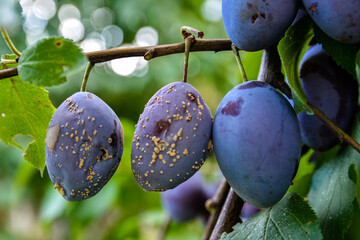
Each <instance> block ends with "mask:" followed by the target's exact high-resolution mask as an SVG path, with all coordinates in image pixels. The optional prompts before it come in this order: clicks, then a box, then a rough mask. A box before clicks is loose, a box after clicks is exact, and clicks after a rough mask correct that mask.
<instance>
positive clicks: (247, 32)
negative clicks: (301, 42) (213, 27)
mask: <svg viewBox="0 0 360 240" xmlns="http://www.w3.org/2000/svg"><path fill="white" fill-rule="evenodd" d="M297 10H298V3H297V0H278V1H270V0H246V1H245V0H222V18H223V22H224V26H225V30H226V33H227V34H228V36H229V38H230V39H231V41H232V42H233V43H234V44H235V45H236V46H237V47H238V48H239V49H242V50H245V51H258V50H262V49H266V48H269V47H271V46H272V45H274V44H276V43H277V42H278V41H279V40H280V39H281V37H282V36H283V35H284V33H285V31H286V30H287V28H288V27H289V26H290V25H291V23H292V22H293V20H294V19H295V16H296V13H297Z"/></svg>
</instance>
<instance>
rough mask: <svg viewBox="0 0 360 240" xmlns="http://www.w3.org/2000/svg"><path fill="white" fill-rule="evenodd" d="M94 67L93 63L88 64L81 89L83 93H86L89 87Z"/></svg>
mask: <svg viewBox="0 0 360 240" xmlns="http://www.w3.org/2000/svg"><path fill="white" fill-rule="evenodd" d="M94 66H95V64H94V63H91V62H89V63H88V65H87V67H86V70H85V74H84V79H83V81H82V84H81V88H80V91H81V92H85V91H86V85H87V82H88V80H89V76H90V72H91V70H92V69H93V67H94Z"/></svg>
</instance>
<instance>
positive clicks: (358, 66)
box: [356, 50, 360, 83]
mask: <svg viewBox="0 0 360 240" xmlns="http://www.w3.org/2000/svg"><path fill="white" fill-rule="evenodd" d="M356 73H357V80H358V82H359V83H360V50H359V52H358V54H357V57H356Z"/></svg>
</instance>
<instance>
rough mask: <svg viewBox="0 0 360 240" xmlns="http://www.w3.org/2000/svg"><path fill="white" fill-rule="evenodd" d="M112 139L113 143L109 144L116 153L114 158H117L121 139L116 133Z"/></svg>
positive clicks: (111, 136) (112, 135)
mask: <svg viewBox="0 0 360 240" xmlns="http://www.w3.org/2000/svg"><path fill="white" fill-rule="evenodd" d="M109 139H111V142H109V144H110V146H111V147H112V149H113V150H115V151H114V153H113V154H114V156H113V157H114V158H115V157H116V155H117V147H116V146H117V144H118V141H119V138H118V135H117V134H116V132H113V133H112V134H111V135H110V138H109Z"/></svg>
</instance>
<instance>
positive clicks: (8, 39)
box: [0, 26, 21, 57]
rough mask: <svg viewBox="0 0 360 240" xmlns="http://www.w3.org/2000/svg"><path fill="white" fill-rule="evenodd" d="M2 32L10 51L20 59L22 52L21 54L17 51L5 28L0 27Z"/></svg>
mask: <svg viewBox="0 0 360 240" xmlns="http://www.w3.org/2000/svg"><path fill="white" fill-rule="evenodd" d="M0 30H1V33H2V35H3V37H4V39H5V42H6V43H7V45H8V46H9V48H10V50H11V51H12V52H13V53H14V54H15V55H17V56H18V57H20V56H21V52H19V50H17V49H16V47H15V45H14V43H13V42H12V41H11V39H10V36H9V34H8V32H7V31H6V29H5V28H3V27H1V26H0Z"/></svg>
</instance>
